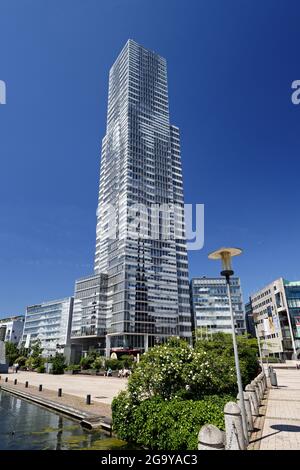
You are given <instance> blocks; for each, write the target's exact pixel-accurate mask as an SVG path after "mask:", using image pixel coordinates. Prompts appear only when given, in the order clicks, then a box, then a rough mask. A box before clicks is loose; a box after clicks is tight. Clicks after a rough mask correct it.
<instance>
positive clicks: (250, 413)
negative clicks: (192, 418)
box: [198, 372, 267, 450]
mask: <svg viewBox="0 0 300 470" xmlns="http://www.w3.org/2000/svg"><path fill="white" fill-rule="evenodd" d="M266 390H267V378H266V375H265V374H264V372H261V373H260V374H259V375H258V376H257V377H255V379H254V380H252V382H251V383H250V384H249V385H247V386H246V387H245V391H244V392H243V393H244V402H245V410H246V417H247V435H244V430H243V420H242V414H241V408H240V406H239V399H240V397H239V395H238V396H237V403H235V402H233V401H230V402H228V403H226V405H225V407H224V418H225V432H224V431H220V429H218V428H217V427H216V426H214V425H213V424H206V425H205V426H203V427H202V428H201V429H200V432H199V434H198V449H199V450H245V449H247V446H248V443H249V438H250V436H251V433H252V432H253V431H254V425H253V423H254V420H255V418H256V417H257V416H259V407H260V406H261V403H262V400H263V398H264V395H265V392H266Z"/></svg>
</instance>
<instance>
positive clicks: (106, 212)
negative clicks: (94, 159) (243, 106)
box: [95, 40, 191, 350]
mask: <svg viewBox="0 0 300 470" xmlns="http://www.w3.org/2000/svg"><path fill="white" fill-rule="evenodd" d="M175 207H177V208H179V209H180V208H181V209H183V185H182V172H181V158H180V136H179V129H178V128H177V127H175V126H173V125H171V124H170V118H169V104H168V84H167V65H166V60H165V59H164V58H163V57H160V56H159V55H157V54H155V53H154V52H152V51H149V50H147V49H145V48H144V47H142V46H140V45H139V44H137V43H136V42H134V41H132V40H128V42H127V43H126V44H125V46H124V48H123V49H122V51H121V53H120V55H119V56H118V58H117V60H116V62H115V63H114V64H113V66H112V68H111V70H110V74H109V95H108V112H107V129H106V135H105V137H104V138H103V142H102V155H101V173H100V190H99V205H98V211H97V240H96V254H95V274H100V273H104V274H107V275H108V301H107V302H108V304H107V305H108V310H107V318H106V334H107V336H106V338H107V349H108V350H110V348H118V347H120V348H124V347H131V348H140V349H141V350H146V349H147V348H148V347H150V346H152V345H154V344H156V343H160V342H163V341H164V340H165V338H167V337H168V336H173V335H176V336H180V337H183V338H186V339H188V340H191V310H190V302H189V280H188V260H187V251H186V240H185V227H184V218H183V217H177V215H176V210H175ZM181 215H182V214H181ZM136 220H138V221H139V222H138V223H137V222H136ZM166 221H167V223H166ZM135 223H136V225H134V224H135ZM132 226H134V227H135V228H134V229H132ZM166 227H167V229H166Z"/></svg>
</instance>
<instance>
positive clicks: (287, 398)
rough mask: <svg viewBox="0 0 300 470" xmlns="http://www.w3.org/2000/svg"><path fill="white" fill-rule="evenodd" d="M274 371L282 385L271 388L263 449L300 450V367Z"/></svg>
mask: <svg viewBox="0 0 300 470" xmlns="http://www.w3.org/2000/svg"><path fill="white" fill-rule="evenodd" d="M274 370H275V371H276V374H277V381H278V388H272V389H271V390H270V391H269V396H268V402H267V407H266V415H265V421H264V426H263V431H262V436H261V439H260V450H300V370H298V369H296V368H295V369H284V368H280V369H277V368H276V369H274Z"/></svg>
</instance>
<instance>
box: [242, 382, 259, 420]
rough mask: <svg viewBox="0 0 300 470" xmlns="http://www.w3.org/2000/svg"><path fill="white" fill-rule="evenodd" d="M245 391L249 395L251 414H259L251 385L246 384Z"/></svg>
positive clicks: (255, 396)
mask: <svg viewBox="0 0 300 470" xmlns="http://www.w3.org/2000/svg"><path fill="white" fill-rule="evenodd" d="M245 390H246V392H247V393H248V396H249V401H250V406H251V413H252V416H258V415H259V406H258V402H257V395H256V392H255V388H254V387H253V385H251V384H250V385H246V387H245Z"/></svg>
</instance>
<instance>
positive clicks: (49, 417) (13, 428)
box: [0, 391, 128, 450]
mask: <svg viewBox="0 0 300 470" xmlns="http://www.w3.org/2000/svg"><path fill="white" fill-rule="evenodd" d="M116 448H118V449H120V448H122V449H125V448H128V447H127V444H126V442H124V441H120V440H118V439H114V438H108V437H107V435H106V434H105V433H103V432H101V431H100V432H99V431H88V430H86V429H83V428H82V427H81V426H80V424H79V423H78V422H76V421H73V420H70V419H68V418H65V417H63V416H61V415H59V414H56V413H52V412H50V411H48V410H46V409H44V408H42V407H40V406H36V405H34V404H32V403H29V402H27V401H25V400H21V399H19V398H17V397H15V396H13V395H11V394H9V393H6V392H3V391H0V450H8V449H11V450H26V449H27V450H34V449H36V450H38V449H51V450H52V449H53V450H55V449H56V450H67V449H91V450H92V449H109V450H113V449H116Z"/></svg>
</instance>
